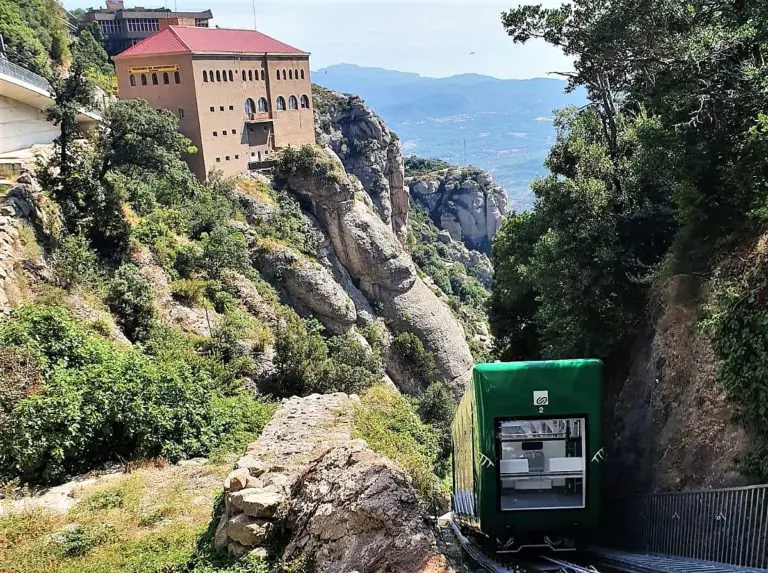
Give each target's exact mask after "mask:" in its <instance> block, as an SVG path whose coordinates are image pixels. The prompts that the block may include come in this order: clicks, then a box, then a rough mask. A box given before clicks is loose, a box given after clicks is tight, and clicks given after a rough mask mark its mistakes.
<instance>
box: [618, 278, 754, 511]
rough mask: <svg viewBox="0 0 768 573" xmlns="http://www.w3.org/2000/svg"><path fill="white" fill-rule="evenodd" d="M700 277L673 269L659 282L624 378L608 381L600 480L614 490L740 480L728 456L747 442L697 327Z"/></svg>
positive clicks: (739, 482)
mask: <svg viewBox="0 0 768 573" xmlns="http://www.w3.org/2000/svg"><path fill="white" fill-rule="evenodd" d="M699 283H700V279H699V278H698V277H694V276H685V275H678V276H675V277H671V278H670V279H668V280H667V281H666V282H665V283H664V284H663V286H661V287H658V288H657V293H656V295H657V297H658V300H657V301H656V306H657V308H658V312H657V313H655V314H656V315H655V317H654V320H653V322H652V324H649V325H648V326H647V327H646V328H645V329H644V330H643V331H642V332H641V333H640V334H639V335H638V337H637V340H636V342H635V344H634V346H633V348H632V350H631V356H632V360H631V363H630V368H629V371H628V373H627V375H626V377H622V378H621V379H611V377H608V379H607V380H606V382H607V387H606V391H605V395H606V403H605V404H604V406H603V411H604V412H606V413H607V412H610V413H611V415H609V416H606V425H607V431H606V468H605V476H606V477H605V480H604V483H609V484H611V492H610V495H612V496H621V495H627V494H631V493H636V492H647V491H670V490H673V491H674V490H680V489H701V488H718V487H735V486H740V485H744V484H745V482H746V480H745V478H744V477H743V476H741V475H740V474H739V473H738V472H736V471H735V470H734V464H733V460H734V457H735V456H736V455H738V454H739V453H740V452H744V451H746V450H747V449H748V446H749V441H748V438H747V434H746V432H745V431H744V429H743V428H741V427H740V426H739V425H738V423H737V422H736V420H735V418H734V414H735V407H734V406H733V404H731V403H729V402H728V400H727V398H726V393H725V389H724V388H723V387H722V386H720V385H719V384H718V382H717V370H718V367H719V364H718V361H717V359H716V357H715V355H714V352H713V350H712V347H711V344H710V342H709V340H708V339H707V338H706V336H705V335H703V334H702V333H701V332H699V331H698V330H697V308H698V304H699V302H700V301H698V300H697V294H696V293H698V291H699V289H700V284H699Z"/></svg>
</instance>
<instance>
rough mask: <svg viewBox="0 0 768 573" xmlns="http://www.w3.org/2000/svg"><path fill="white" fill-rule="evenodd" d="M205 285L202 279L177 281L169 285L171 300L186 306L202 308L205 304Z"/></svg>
mask: <svg viewBox="0 0 768 573" xmlns="http://www.w3.org/2000/svg"><path fill="white" fill-rule="evenodd" d="M206 286H207V283H206V281H204V280H203V279H179V280H177V281H173V282H172V283H171V284H170V289H171V294H172V295H173V298H175V299H176V300H178V301H179V302H181V303H183V304H186V305H188V306H198V307H202V306H203V305H204V304H205V290H206Z"/></svg>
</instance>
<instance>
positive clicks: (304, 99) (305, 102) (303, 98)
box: [301, 95, 309, 109]
mask: <svg viewBox="0 0 768 573" xmlns="http://www.w3.org/2000/svg"><path fill="white" fill-rule="evenodd" d="M301 109H309V98H308V97H307V96H306V95H303V96H301Z"/></svg>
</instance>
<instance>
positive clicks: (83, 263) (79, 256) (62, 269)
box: [53, 235, 97, 289]
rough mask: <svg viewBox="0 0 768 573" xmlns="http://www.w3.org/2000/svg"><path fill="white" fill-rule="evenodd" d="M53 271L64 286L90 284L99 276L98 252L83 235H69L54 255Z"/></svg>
mask: <svg viewBox="0 0 768 573" xmlns="http://www.w3.org/2000/svg"><path fill="white" fill-rule="evenodd" d="M53 272H54V274H55V275H56V278H57V279H58V281H59V284H61V286H63V287H64V288H67V289H68V288H72V287H73V286H76V285H81V284H88V283H89V282H91V281H93V280H94V279H95V278H96V276H97V270H96V253H95V252H94V251H93V250H91V245H90V243H89V242H88V239H86V238H85V237H84V236H83V235H69V236H67V237H65V238H64V240H63V241H62V242H61V244H60V245H59V248H58V249H57V250H56V252H55V253H54V255H53Z"/></svg>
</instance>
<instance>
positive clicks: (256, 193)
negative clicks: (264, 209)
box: [236, 176, 277, 207]
mask: <svg viewBox="0 0 768 573" xmlns="http://www.w3.org/2000/svg"><path fill="white" fill-rule="evenodd" d="M236 185H237V188H238V189H239V190H240V191H242V192H243V193H246V194H247V195H250V196H251V197H253V198H254V199H256V200H257V201H259V203H264V204H265V205H272V206H273V207H277V200H276V199H275V197H274V192H273V191H272V190H271V189H270V188H269V185H267V183H265V182H264V181H261V180H259V179H256V178H255V177H247V176H242V177H238V178H237V182H236Z"/></svg>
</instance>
